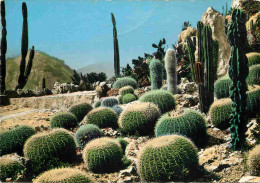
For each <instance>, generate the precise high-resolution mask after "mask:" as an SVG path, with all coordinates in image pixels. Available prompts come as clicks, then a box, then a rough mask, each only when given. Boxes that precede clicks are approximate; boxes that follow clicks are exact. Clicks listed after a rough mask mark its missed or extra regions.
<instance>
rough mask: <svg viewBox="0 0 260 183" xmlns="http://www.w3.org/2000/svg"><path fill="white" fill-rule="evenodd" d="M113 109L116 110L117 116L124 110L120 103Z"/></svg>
mask: <svg viewBox="0 0 260 183" xmlns="http://www.w3.org/2000/svg"><path fill="white" fill-rule="evenodd" d="M112 109H113V110H114V111H115V112H116V114H117V116H119V115H120V114H121V113H122V112H123V109H122V108H121V107H120V106H119V105H115V106H114V107H112Z"/></svg>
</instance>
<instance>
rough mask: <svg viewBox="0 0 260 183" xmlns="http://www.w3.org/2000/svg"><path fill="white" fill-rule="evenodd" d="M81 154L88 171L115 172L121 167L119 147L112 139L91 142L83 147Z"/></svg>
mask: <svg viewBox="0 0 260 183" xmlns="http://www.w3.org/2000/svg"><path fill="white" fill-rule="evenodd" d="M82 154H83V160H84V163H85V164H86V165H87V168H88V170H90V171H92V172H95V173H105V172H111V171H115V170H117V169H118V168H119V167H120V166H121V165H122V158H123V152H122V149H121V145H120V144H119V142H118V141H117V140H114V139H112V138H107V137H103V138H99V139H95V140H92V141H91V142H89V143H88V144H87V145H86V146H85V148H84V150H83V153H82Z"/></svg>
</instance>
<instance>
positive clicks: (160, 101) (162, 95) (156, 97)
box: [139, 90, 176, 114]
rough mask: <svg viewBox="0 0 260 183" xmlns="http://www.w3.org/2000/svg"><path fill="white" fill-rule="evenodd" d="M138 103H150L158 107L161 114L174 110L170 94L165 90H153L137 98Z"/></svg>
mask: <svg viewBox="0 0 260 183" xmlns="http://www.w3.org/2000/svg"><path fill="white" fill-rule="evenodd" d="M139 101H140V102H151V103H154V104H156V105H158V107H159V109H160V110H161V113H162V114H163V113H165V112H168V111H171V110H173V109H175V106H176V102H175V98H174V96H173V94H172V93H170V92H169V91H165V90H154V91H150V92H147V93H145V94H144V95H142V96H141V97H140V98H139Z"/></svg>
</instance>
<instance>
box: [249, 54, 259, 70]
mask: <svg viewBox="0 0 260 183" xmlns="http://www.w3.org/2000/svg"><path fill="white" fill-rule="evenodd" d="M246 56H247V59H248V67H251V66H252V65H257V64H260V53H257V52H251V53H247V54H246Z"/></svg>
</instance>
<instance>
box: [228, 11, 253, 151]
mask: <svg viewBox="0 0 260 183" xmlns="http://www.w3.org/2000/svg"><path fill="white" fill-rule="evenodd" d="M245 23H246V15H245V14H244V13H243V12H242V10H240V9H234V10H233V12H232V15H231V23H230V25H229V27H228V39H229V42H230V45H231V57H230V60H229V77H230V79H231V80H232V81H233V83H232V86H231V88H230V97H231V100H232V114H231V118H230V122H231V126H230V132H231V144H230V146H231V148H232V149H234V150H240V149H242V148H243V146H244V145H245V139H246V135H245V133H246V131H247V127H246V123H247V116H246V113H245V111H246V106H247V94H246V91H247V83H246V78H247V76H248V72H249V69H248V60H247V57H246V55H245V52H244V50H245V42H246V41H247V31H246V26H245Z"/></svg>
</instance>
